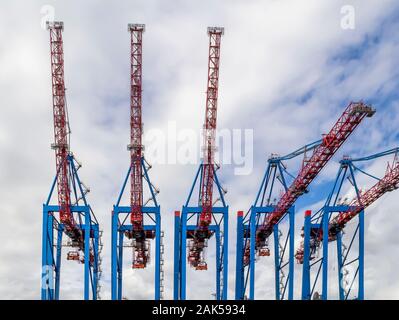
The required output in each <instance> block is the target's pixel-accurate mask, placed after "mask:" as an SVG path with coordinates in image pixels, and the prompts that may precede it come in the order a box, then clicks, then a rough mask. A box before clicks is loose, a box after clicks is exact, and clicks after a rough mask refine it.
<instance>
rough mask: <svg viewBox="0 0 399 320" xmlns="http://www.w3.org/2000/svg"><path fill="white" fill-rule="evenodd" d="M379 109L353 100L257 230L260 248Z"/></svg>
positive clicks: (257, 245) (257, 244) (257, 240)
mask: <svg viewBox="0 0 399 320" xmlns="http://www.w3.org/2000/svg"><path fill="white" fill-rule="evenodd" d="M374 113H375V110H374V109H373V108H372V107H371V106H368V105H366V104H364V103H363V102H351V103H350V104H349V105H348V106H347V108H346V109H345V111H344V113H343V114H342V115H341V117H340V118H339V119H338V121H337V122H336V124H335V125H334V126H333V128H332V129H331V131H330V132H329V133H328V134H327V135H325V136H324V137H323V143H322V144H321V145H320V146H318V147H317V148H315V149H314V151H313V154H312V156H311V158H310V159H309V160H308V161H307V163H306V164H305V165H304V166H303V167H302V169H301V171H300V172H299V173H298V175H297V177H296V178H295V180H294V181H293V182H292V184H291V186H290V187H289V188H288V190H287V191H286V192H285V193H284V195H283V196H282V197H281V199H280V201H279V202H278V203H277V205H276V208H275V210H274V211H273V212H272V213H271V214H270V215H268V216H267V217H265V220H264V221H263V224H262V226H261V227H259V228H258V230H257V236H256V242H257V243H256V247H257V248H259V247H262V246H263V245H264V242H265V240H266V239H267V238H268V237H269V236H270V235H271V234H272V232H273V227H274V225H276V224H277V223H278V222H279V221H280V219H281V218H282V217H284V215H285V214H286V212H287V210H288V209H289V208H290V207H291V206H292V205H293V204H294V203H295V201H296V200H297V199H298V198H299V197H300V196H301V195H302V194H303V193H304V192H305V191H306V190H307V187H308V186H309V185H310V183H311V182H312V181H313V180H314V179H315V178H316V176H317V175H318V173H319V172H320V171H321V170H322V169H323V168H324V166H325V165H326V164H327V162H328V161H329V160H330V159H331V157H332V156H333V155H334V154H335V152H336V151H337V150H338V149H339V148H340V147H341V145H342V144H343V143H344V142H345V141H346V139H347V138H348V137H349V135H350V134H351V133H352V132H353V131H354V130H355V128H356V127H357V126H358V125H359V123H360V122H361V121H362V120H363V119H364V118H365V117H366V116H367V117H371V116H372V115H373V114H374Z"/></svg>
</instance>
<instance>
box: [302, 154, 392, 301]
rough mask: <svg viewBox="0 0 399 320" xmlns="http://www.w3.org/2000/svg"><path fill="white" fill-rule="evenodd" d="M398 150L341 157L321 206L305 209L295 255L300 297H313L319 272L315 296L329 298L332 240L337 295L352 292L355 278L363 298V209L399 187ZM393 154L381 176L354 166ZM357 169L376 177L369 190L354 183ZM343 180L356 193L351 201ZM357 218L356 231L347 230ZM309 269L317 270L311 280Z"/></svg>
mask: <svg viewBox="0 0 399 320" xmlns="http://www.w3.org/2000/svg"><path fill="white" fill-rule="evenodd" d="M398 152H399V148H394V149H390V150H387V151H384V152H380V153H377V154H373V155H370V156H367V157H362V158H356V159H351V158H349V157H344V159H342V160H341V161H340V168H339V171H338V174H337V178H336V180H335V183H334V185H333V188H332V190H331V192H330V194H329V196H328V198H327V200H326V203H325V205H324V206H323V208H322V209H321V210H319V211H317V212H316V213H315V214H313V215H312V214H311V212H310V211H307V214H306V215H305V225H304V229H303V232H302V236H303V238H304V239H303V241H302V242H301V245H300V247H299V248H298V249H297V251H296V254H295V257H296V259H297V262H298V263H299V264H303V279H302V299H311V298H312V297H314V294H315V293H316V292H317V291H316V289H317V284H318V280H319V279H320V277H319V276H318V275H319V273H320V272H322V277H321V294H319V293H318V292H317V295H318V296H319V297H320V298H321V299H327V298H328V295H327V293H328V291H327V283H328V253H329V247H328V243H329V242H334V241H335V242H336V243H337V255H338V280H339V281H338V288H339V298H340V299H341V300H347V299H349V298H351V297H352V296H353V295H354V294H353V291H354V285H355V283H356V280H357V296H356V299H359V300H362V299H363V298H364V271H363V270H364V210H365V209H366V208H368V207H369V206H370V205H372V204H373V203H375V202H376V201H377V200H378V199H380V198H381V197H382V196H383V195H384V194H386V193H387V192H391V191H393V190H396V189H397V188H398V187H399V163H398ZM392 154H394V155H395V157H394V161H393V162H392V163H391V164H389V163H388V166H387V169H386V172H385V175H384V176H383V177H382V178H377V177H376V176H374V175H372V174H370V173H368V172H366V171H365V170H363V169H362V168H360V167H359V166H357V163H359V162H368V161H371V160H374V159H378V158H381V157H384V156H387V155H392ZM356 172H359V173H360V174H364V175H366V176H368V177H369V178H372V179H376V180H377V182H376V183H375V184H374V185H373V186H372V187H371V188H369V189H368V190H364V191H362V190H361V189H360V188H359V185H358V183H357V182H356V177H355V173H356ZM345 181H349V182H350V187H351V188H352V189H354V192H355V194H356V196H355V198H353V199H352V200H351V201H348V199H347V198H346V197H345V195H344V194H343V190H344V189H343V188H344V187H343V186H344V182H345ZM356 217H358V224H357V225H356V228H355V231H354V232H352V231H351V230H349V231H348V230H346V229H345V227H346V225H347V224H348V223H349V222H350V221H352V220H353V219H354V218H356ZM344 229H345V230H346V232H345V234H346V237H349V246H346V245H345V244H344V243H343V239H342V238H343V234H344ZM356 239H357V240H358V242H359V243H358V251H357V252H356V249H355V248H354V246H353V243H354V241H355V240H356ZM352 256H355V258H353V257H352ZM349 266H351V267H353V266H355V268H356V270H355V271H354V272H352V274H350V272H349ZM312 268H313V269H316V270H317V271H316V275H315V277H314V279H313V281H311V270H312Z"/></svg>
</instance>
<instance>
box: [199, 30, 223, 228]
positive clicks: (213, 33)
mask: <svg viewBox="0 0 399 320" xmlns="http://www.w3.org/2000/svg"><path fill="white" fill-rule="evenodd" d="M223 33H224V29H223V28H217V27H212V28H208V35H209V58H208V83H207V91H206V109H205V124H204V154H203V161H204V163H203V174H202V179H201V205H202V211H201V215H200V218H199V228H200V230H203V231H206V230H207V227H208V226H209V224H210V223H211V219H212V204H213V202H212V201H213V200H212V195H213V182H214V181H213V180H214V153H215V134H216V118H217V100H218V87H219V62H220V42H221V38H222V35H223Z"/></svg>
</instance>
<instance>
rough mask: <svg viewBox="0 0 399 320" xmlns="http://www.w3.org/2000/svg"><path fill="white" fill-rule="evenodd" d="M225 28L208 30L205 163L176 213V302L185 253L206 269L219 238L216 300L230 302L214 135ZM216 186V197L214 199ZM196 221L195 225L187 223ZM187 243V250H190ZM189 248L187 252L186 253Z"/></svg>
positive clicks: (183, 284) (225, 217) (182, 279)
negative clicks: (207, 252)
mask: <svg viewBox="0 0 399 320" xmlns="http://www.w3.org/2000/svg"><path fill="white" fill-rule="evenodd" d="M223 34H224V28H220V27H209V28H208V35H209V54H208V78H207V91H206V108H205V123H204V131H203V139H204V150H203V161H202V163H201V164H200V167H199V169H198V171H197V174H196V176H195V179H194V182H193V185H192V187H191V190H190V193H189V196H188V199H187V201H186V204H185V205H184V206H183V209H182V215H181V217H180V212H179V211H177V212H176V213H175V277H174V299H176V300H177V299H182V300H184V299H186V261H185V260H186V254H187V260H188V263H189V264H190V266H191V267H193V268H194V269H195V270H207V269H208V265H207V261H206V258H205V250H206V248H207V246H208V240H209V239H210V238H211V237H213V235H215V238H216V251H217V252H216V270H217V272H216V273H217V274H216V299H227V274H228V270H227V259H228V255H227V252H228V251H227V240H226V241H224V240H223V239H227V237H228V234H227V232H228V207H227V206H226V203H225V201H224V194H225V190H224V189H223V188H222V186H221V185H220V183H219V180H218V177H217V175H216V171H217V170H218V169H219V166H217V165H216V164H215V161H214V155H215V144H216V142H215V139H216V138H215V135H216V119H217V101H218V90H219V63H220V43H221V38H222V35H223ZM197 182H199V183H197ZM198 185H199V188H198V202H196V203H195V204H194V205H192V204H191V198H192V194H193V191H194V189H195V188H196V186H198ZM215 187H216V190H217V193H218V195H217V198H216V199H215V190H214V189H215ZM219 201H220V202H221V206H219V207H217V206H215V204H216V203H217V202H219ZM192 221H194V224H188V222H190V223H191V222H192ZM187 240H188V242H189V243H188V247H187ZM186 249H187V251H188V252H187V253H186Z"/></svg>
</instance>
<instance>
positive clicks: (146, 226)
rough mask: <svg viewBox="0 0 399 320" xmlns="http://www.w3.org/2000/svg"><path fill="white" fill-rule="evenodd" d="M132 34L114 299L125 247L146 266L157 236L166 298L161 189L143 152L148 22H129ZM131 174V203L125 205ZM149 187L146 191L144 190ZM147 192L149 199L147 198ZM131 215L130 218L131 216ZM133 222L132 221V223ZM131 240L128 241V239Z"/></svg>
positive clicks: (158, 274) (115, 219)
mask: <svg viewBox="0 0 399 320" xmlns="http://www.w3.org/2000/svg"><path fill="white" fill-rule="evenodd" d="M128 31H129V33H130V144H129V145H128V147H127V148H128V151H129V152H130V166H129V170H128V173H127V175H126V178H125V180H124V182H123V185H122V189H121V191H120V194H119V197H118V200H117V202H116V204H115V205H114V208H113V212H112V256H111V259H112V263H111V264H112V270H111V272H112V279H111V280H112V281H111V286H112V294H111V296H112V299H113V300H122V298H123V295H122V271H123V270H122V269H123V268H122V266H123V248H124V247H129V248H132V268H133V269H145V268H147V266H148V263H149V262H150V257H151V246H150V244H151V240H154V239H155V277H154V278H155V280H154V283H155V289H154V292H155V300H160V299H162V298H163V291H164V285H163V248H164V247H163V232H162V231H161V214H160V206H159V205H158V202H157V200H156V195H157V194H158V193H159V190H158V189H157V188H156V187H155V186H154V185H153V184H152V182H151V180H150V178H149V175H148V171H149V169H151V165H149V164H148V162H147V161H146V160H145V158H144V154H143V150H144V147H143V144H142V136H143V123H142V58H143V51H142V47H143V33H144V31H145V25H144V24H129V25H128ZM129 177H130V206H122V205H121V200H122V197H123V195H124V192H125V189H126V186H127V183H128V180H129ZM144 186H146V187H147V188H146V190H144ZM144 191H147V192H148V195H149V199H148V200H147V201H145V202H144V201H143V200H144ZM128 217H130V219H128ZM129 222H130V224H129ZM125 237H126V238H127V239H128V240H129V243H127V244H124V238H125Z"/></svg>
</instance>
